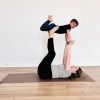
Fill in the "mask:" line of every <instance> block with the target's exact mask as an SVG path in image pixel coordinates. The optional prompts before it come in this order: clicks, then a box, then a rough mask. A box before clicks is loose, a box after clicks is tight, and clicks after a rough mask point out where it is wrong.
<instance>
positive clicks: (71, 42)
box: [66, 40, 75, 45]
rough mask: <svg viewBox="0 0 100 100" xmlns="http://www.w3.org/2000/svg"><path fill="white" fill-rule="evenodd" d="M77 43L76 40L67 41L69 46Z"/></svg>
mask: <svg viewBox="0 0 100 100" xmlns="http://www.w3.org/2000/svg"><path fill="white" fill-rule="evenodd" d="M74 43H75V41H74V40H71V41H67V43H66V44H67V45H71V44H74Z"/></svg>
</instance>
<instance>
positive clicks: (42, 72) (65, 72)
mask: <svg viewBox="0 0 100 100" xmlns="http://www.w3.org/2000/svg"><path fill="white" fill-rule="evenodd" d="M57 29H58V26H56V27H54V28H53V29H51V30H50V31H49V32H48V35H49V36H48V44H47V48H48V53H47V55H46V56H45V57H44V58H43V60H42V61H41V63H40V64H39V66H38V75H39V77H40V78H41V79H52V78H71V77H72V78H75V77H81V75H82V70H81V68H79V67H75V66H70V54H71V50H70V49H71V44H72V43H73V42H72V41H67V40H66V41H67V42H66V46H65V50H64V57H63V64H62V65H56V66H55V65H51V64H52V61H53V59H54V57H55V54H56V53H55V50H54V43H53V35H54V32H55V31H56V30H57Z"/></svg>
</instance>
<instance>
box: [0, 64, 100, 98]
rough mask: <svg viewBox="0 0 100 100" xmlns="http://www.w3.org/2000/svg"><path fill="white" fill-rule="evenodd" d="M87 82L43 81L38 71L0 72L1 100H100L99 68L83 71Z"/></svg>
mask: <svg viewBox="0 0 100 100" xmlns="http://www.w3.org/2000/svg"><path fill="white" fill-rule="evenodd" d="M82 69H83V71H84V72H85V73H86V77H85V78H81V79H77V80H75V81H69V80H64V79H62V80H46V81H43V80H40V79H39V78H38V76H37V74H36V72H37V68H33V67H16V68H13V67H12V68H11V67H9V68H6V67H4V68H0V100H100V67H99V66H94V67H93V66H91V67H86V66H85V67H82Z"/></svg>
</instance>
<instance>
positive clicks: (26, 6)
mask: <svg viewBox="0 0 100 100" xmlns="http://www.w3.org/2000/svg"><path fill="white" fill-rule="evenodd" d="M99 9H100V0H0V66H37V65H38V64H39V62H40V61H41V60H42V58H43V57H44V56H45V55H46V54H47V47H46V45H47V44H46V43H47V38H48V35H47V33H46V32H41V31H40V30H39V27H40V26H41V24H42V23H43V22H44V21H45V20H46V18H47V15H48V14H52V15H53V16H54V22H55V23H56V24H59V25H63V24H67V23H68V22H69V21H70V20H71V19H72V18H76V19H78V20H79V23H80V25H79V27H77V28H76V29H74V30H73V31H72V33H71V35H72V38H73V39H74V40H75V41H76V43H75V44H74V45H73V46H72V59H71V62H72V65H73V64H74V65H81V66H83V65H85V66H88V65H100V62H99V60H100V44H99V43H100V29H99V28H100V11H99ZM54 42H55V50H56V57H55V59H54V61H53V64H61V63H62V57H63V49H64V44H65V40H64V35H59V34H55V37H54Z"/></svg>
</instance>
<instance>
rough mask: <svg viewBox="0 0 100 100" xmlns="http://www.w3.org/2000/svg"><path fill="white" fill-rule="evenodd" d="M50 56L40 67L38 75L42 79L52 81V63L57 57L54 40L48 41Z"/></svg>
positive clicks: (48, 55) (45, 58) (47, 56)
mask: <svg viewBox="0 0 100 100" xmlns="http://www.w3.org/2000/svg"><path fill="white" fill-rule="evenodd" d="M47 48H48V54H47V55H46V56H45V57H44V58H43V60H42V61H41V63H40V64H39V66H38V75H39V77H40V78H41V79H52V70H51V63H52V61H53V59H54V57H55V50H54V43H53V38H49V39H48V44H47Z"/></svg>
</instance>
